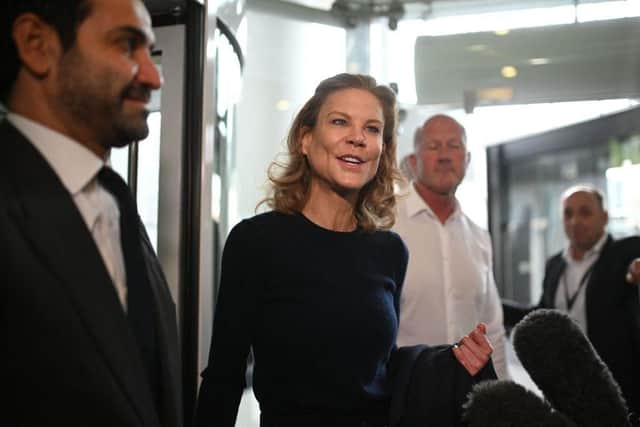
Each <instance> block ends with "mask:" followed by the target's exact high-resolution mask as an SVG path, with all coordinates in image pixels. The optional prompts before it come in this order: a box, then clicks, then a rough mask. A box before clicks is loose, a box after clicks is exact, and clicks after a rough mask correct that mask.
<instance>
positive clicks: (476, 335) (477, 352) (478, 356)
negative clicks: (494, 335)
mask: <svg viewBox="0 0 640 427" xmlns="http://www.w3.org/2000/svg"><path fill="white" fill-rule="evenodd" d="M486 334H487V325H485V324H484V323H479V324H478V326H476V328H475V329H474V330H473V331H471V332H470V333H469V334H468V335H465V336H464V337H462V339H461V340H460V341H458V343H457V344H455V345H454V346H453V354H454V355H455V356H456V359H458V362H460V363H461V364H462V366H464V368H465V369H466V370H467V372H469V374H470V375H471V376H474V375H475V374H477V373H478V372H480V370H481V369H482V368H483V367H484V365H486V364H487V362H488V361H489V358H490V357H491V353H493V347H492V346H491V343H490V342H489V340H488V339H487V335H486Z"/></svg>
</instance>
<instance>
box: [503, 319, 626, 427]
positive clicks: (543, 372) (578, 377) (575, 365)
mask: <svg viewBox="0 0 640 427" xmlns="http://www.w3.org/2000/svg"><path fill="white" fill-rule="evenodd" d="M513 346H514V348H515V350H516V354H517V355H518V357H519V358H520V361H521V362H522V366H524V368H525V369H526V370H527V372H528V373H529V375H530V376H531V379H532V380H533V381H534V382H535V383H536V385H537V386H538V387H539V388H540V390H541V391H542V393H543V394H544V395H545V397H546V398H547V400H548V401H549V403H551V405H552V406H553V407H554V408H555V409H556V410H559V411H560V412H562V413H563V414H564V415H566V416H567V417H569V418H570V419H571V420H572V421H574V422H575V423H576V424H577V425H579V426H581V427H591V426H593V427H606V426H616V427H619V426H625V425H628V420H627V417H628V409H627V405H626V403H625V401H624V398H623V397H622V393H621V391H620V387H619V386H618V384H617V383H616V381H615V380H614V379H613V377H612V375H611V372H610V371H609V368H607V366H606V365H605V364H604V363H603V362H602V360H601V359H600V357H599V356H598V354H597V353H596V351H595V350H594V348H593V346H592V345H591V343H590V342H589V340H588V339H587V337H586V336H585V335H584V333H582V331H581V330H580V328H579V327H578V325H577V324H576V323H575V322H574V321H573V320H571V318H569V316H567V315H566V314H564V313H561V312H560V311H558V310H549V309H540V310H536V311H533V312H532V313H529V314H528V315H527V316H525V317H524V318H523V319H522V320H521V321H520V322H519V323H518V324H517V325H516V326H515V328H514V331H513Z"/></svg>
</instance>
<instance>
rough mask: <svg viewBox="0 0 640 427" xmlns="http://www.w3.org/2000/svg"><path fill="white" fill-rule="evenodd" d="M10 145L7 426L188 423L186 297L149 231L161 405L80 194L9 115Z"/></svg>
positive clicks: (1, 413)
mask: <svg viewBox="0 0 640 427" xmlns="http://www.w3.org/2000/svg"><path fill="white" fill-rule="evenodd" d="M0 144H1V147H0V150H1V151H0V152H1V154H0V346H1V347H0V384H2V388H3V390H4V393H3V394H4V395H5V396H6V397H5V398H4V399H3V400H2V403H0V425H2V426H48V425H65V426H82V427H87V426H105V427H106V426H109V427H115V426H118V427H125V426H130V427H134V426H161V425H162V426H164V427H179V426H181V425H182V422H181V419H182V407H181V395H182V393H181V381H180V361H179V354H178V349H179V347H178V342H177V324H176V316H175V306H174V304H173V301H172V299H171V295H170V293H169V289H168V287H167V284H166V282H165V279H164V277H163V273H162V271H161V269H160V265H159V263H158V261H157V258H156V256H155V254H154V252H153V249H152V247H151V245H150V244H149V241H148V239H147V238H146V233H145V232H144V229H143V228H142V227H141V230H142V236H141V238H142V240H143V251H144V252H145V254H144V255H145V259H146V267H147V269H148V272H149V277H150V282H151V286H152V288H153V294H154V300H153V301H149V304H154V305H155V312H156V313H157V316H156V321H157V328H156V329H157V334H158V339H157V341H158V342H159V346H160V352H159V355H160V356H159V357H160V359H161V360H160V364H161V378H160V381H161V383H162V390H161V397H160V399H159V400H161V401H160V402H158V404H155V403H154V402H153V398H152V394H151V392H150V390H149V386H148V383H147V381H146V377H145V373H144V372H145V371H144V369H143V367H142V362H141V357H140V356H139V353H138V350H137V347H136V344H135V342H134V337H133V333H132V331H131V329H130V327H129V324H128V322H127V319H126V315H125V313H124V310H123V308H122V306H121V304H120V301H119V299H118V297H117V295H116V292H115V288H114V285H113V283H112V281H111V279H110V276H109V274H108V273H107V270H106V268H105V266H104V263H103V261H102V258H101V256H100V253H99V252H98V249H97V247H96V245H95V243H94V240H93V238H92V237H91V234H90V232H89V230H88V229H87V227H86V225H85V222H84V221H83V219H82V217H81V215H80V212H79V211H78V209H77V208H76V205H75V204H74V202H73V200H72V197H71V195H70V194H69V193H68V192H67V190H66V189H65V188H64V187H63V185H62V183H61V181H60V180H59V179H58V177H57V175H56V174H55V173H54V172H53V170H52V169H51V168H50V167H49V165H48V163H47V162H46V161H45V159H44V158H43V157H42V156H41V155H40V154H39V152H38V151H37V150H36V149H35V148H34V147H33V146H32V145H31V144H30V143H29V142H28V141H27V140H26V139H25V137H24V136H23V135H22V134H20V133H19V132H18V131H17V130H16V129H15V128H14V127H13V126H11V125H10V124H9V123H8V122H6V121H5V122H0ZM156 408H157V409H156Z"/></svg>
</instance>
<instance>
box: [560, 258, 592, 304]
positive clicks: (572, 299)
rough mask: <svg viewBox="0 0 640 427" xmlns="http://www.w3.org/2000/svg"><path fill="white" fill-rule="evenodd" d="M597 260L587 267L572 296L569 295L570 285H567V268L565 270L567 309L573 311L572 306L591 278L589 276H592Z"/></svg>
mask: <svg viewBox="0 0 640 427" xmlns="http://www.w3.org/2000/svg"><path fill="white" fill-rule="evenodd" d="M596 261H597V260H596ZM596 261H594V262H593V264H591V266H590V267H589V268H588V269H587V271H585V272H584V274H583V275H582V279H580V283H579V284H578V289H576V291H575V292H574V293H573V295H571V297H569V285H567V270H565V271H564V274H563V275H562V284H563V286H564V300H565V301H566V303H567V311H571V308H572V307H573V304H574V303H575V302H576V299H577V298H578V295H579V294H580V291H581V290H582V288H583V287H584V284H585V283H587V280H589V276H591V272H592V271H593V267H594V266H595V265H596Z"/></svg>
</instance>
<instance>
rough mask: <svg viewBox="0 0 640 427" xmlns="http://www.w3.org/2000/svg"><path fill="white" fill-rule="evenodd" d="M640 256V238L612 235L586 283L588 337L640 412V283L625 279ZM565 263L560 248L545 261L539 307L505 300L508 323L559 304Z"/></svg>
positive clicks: (633, 405) (511, 324)
mask: <svg viewBox="0 0 640 427" xmlns="http://www.w3.org/2000/svg"><path fill="white" fill-rule="evenodd" d="M636 257H640V238H639V237H628V238H626V239H621V240H614V239H613V238H611V237H610V236H609V238H608V239H607V241H606V243H605V244H604V246H603V248H602V251H601V253H600V256H599V258H598V260H597V261H596V263H595V264H594V268H593V272H592V273H591V276H590V278H589V281H588V282H587V284H586V289H585V290H584V292H586V295H585V304H586V312H587V313H586V314H587V329H588V330H587V337H589V340H590V341H591V343H592V344H593V347H594V348H595V349H596V351H597V352H598V354H599V355H600V357H601V358H602V360H603V361H604V362H605V363H606V364H607V366H608V367H609V369H610V370H611V373H612V374H613V377H614V378H615V379H616V381H617V382H618V384H619V385H620V387H621V388H622V391H623V394H624V396H625V398H626V400H627V404H628V405H629V406H630V408H631V409H632V410H634V411H635V412H640V303H639V301H638V288H637V287H636V286H633V285H630V284H628V283H626V281H625V275H626V272H627V268H628V267H629V263H630V262H631V261H632V260H633V259H634V258H636ZM565 268H566V262H565V260H564V258H563V257H562V254H561V253H559V254H556V255H554V256H553V257H551V258H550V259H549V260H548V261H547V265H546V269H545V276H544V282H543V291H542V297H541V300H540V302H539V303H538V305H537V306H535V307H529V308H524V307H519V306H516V305H514V304H509V303H505V304H503V308H504V319H505V324H506V326H507V327H510V326H513V325H515V324H516V323H517V322H518V321H519V320H520V319H521V318H522V317H524V315H525V314H527V313H528V312H530V311H533V310H534V309H537V308H555V303H554V300H555V295H556V290H557V289H558V285H559V283H560V278H561V277H562V274H563V273H564V270H565Z"/></svg>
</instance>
